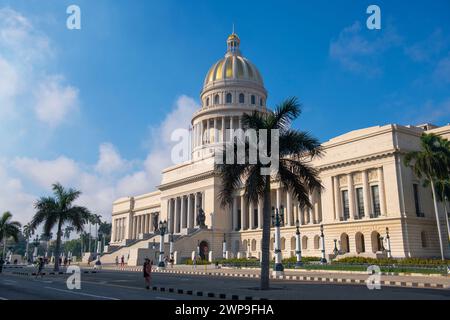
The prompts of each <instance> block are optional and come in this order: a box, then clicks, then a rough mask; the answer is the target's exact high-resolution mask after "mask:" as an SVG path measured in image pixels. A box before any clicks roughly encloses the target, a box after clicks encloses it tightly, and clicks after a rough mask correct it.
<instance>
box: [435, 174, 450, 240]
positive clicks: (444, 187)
mask: <svg viewBox="0 0 450 320" xmlns="http://www.w3.org/2000/svg"><path fill="white" fill-rule="evenodd" d="M435 188H436V192H437V195H438V199H439V202H442V203H443V205H444V212H445V222H446V224H447V235H448V237H449V241H450V225H449V222H448V211H447V206H448V199H450V179H447V180H438V181H437V182H436V186H435Z"/></svg>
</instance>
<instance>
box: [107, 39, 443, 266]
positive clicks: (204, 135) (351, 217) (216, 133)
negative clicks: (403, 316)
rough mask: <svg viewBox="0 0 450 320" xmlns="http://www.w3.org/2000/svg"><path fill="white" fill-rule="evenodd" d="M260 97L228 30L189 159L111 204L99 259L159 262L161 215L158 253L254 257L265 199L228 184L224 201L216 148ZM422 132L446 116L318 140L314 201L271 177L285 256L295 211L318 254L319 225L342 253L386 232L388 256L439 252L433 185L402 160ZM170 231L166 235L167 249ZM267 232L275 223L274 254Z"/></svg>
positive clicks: (367, 245)
mask: <svg viewBox="0 0 450 320" xmlns="http://www.w3.org/2000/svg"><path fill="white" fill-rule="evenodd" d="M267 96H268V93H267V90H266V88H265V87H264V81H263V77H262V75H261V73H260V72H259V71H258V69H257V67H256V66H255V65H254V64H253V63H252V62H250V61H249V60H248V59H247V58H245V57H244V56H242V54H241V52H240V39H239V37H238V36H237V35H236V34H235V33H233V34H232V35H230V36H229V37H228V39H227V52H226V54H225V57H224V58H222V59H220V60H219V61H218V62H217V63H215V64H214V65H213V66H212V67H211V68H210V70H209V71H208V72H207V74H206V78H205V81H204V84H203V90H202V92H201V97H200V98H201V109H199V110H198V111H196V112H195V113H194V114H193V115H192V121H191V127H192V131H191V134H192V136H191V139H190V141H191V144H192V146H191V153H192V154H191V157H190V160H189V161H187V162H185V163H182V164H178V165H175V166H172V167H169V168H167V169H165V170H164V171H163V172H162V181H161V183H160V185H159V186H157V188H156V190H155V191H153V192H150V193H148V194H143V195H134V196H130V197H126V198H121V199H118V200H116V201H115V202H114V203H113V210H112V238H111V243H110V245H109V246H108V247H107V248H106V251H105V253H104V254H103V256H102V262H103V263H112V262H114V261H115V259H116V257H119V258H120V257H121V256H124V257H125V260H126V261H128V264H129V265H139V264H141V263H142V262H143V260H144V259H145V258H146V257H149V258H150V259H152V260H155V259H156V261H157V260H158V258H157V256H158V253H159V245H160V235H159V232H158V231H157V229H158V224H159V222H160V221H167V226H168V234H167V235H166V236H165V237H164V252H165V254H166V255H169V252H171V253H173V257H174V260H175V263H183V262H184V261H185V260H186V259H190V258H192V256H193V254H195V253H196V252H197V250H198V251H199V252H200V255H201V256H202V258H204V259H210V260H213V259H218V258H222V257H224V255H225V256H226V257H228V258H236V257H238V258H245V257H247V258H249V257H252V258H260V256H261V239H262V221H263V219H262V202H260V204H259V205H253V204H252V203H247V202H246V199H245V198H244V196H243V194H244V190H243V189H242V190H236V191H235V197H234V201H233V205H232V206H230V207H222V206H221V205H220V200H219V197H218V195H219V192H220V190H221V181H220V178H219V177H218V176H217V175H216V174H215V172H214V155H215V150H217V148H220V147H223V145H224V143H226V142H227V141H229V140H230V139H231V136H230V135H229V132H230V130H236V129H239V128H241V127H242V121H241V119H242V115H243V114H245V113H252V112H253V111H255V110H256V111H261V112H265V111H267V110H269V109H268V108H269V107H268V106H267V105H266V102H267ZM423 133H434V134H436V135H440V136H443V137H445V138H447V139H450V124H449V125H446V126H442V127H437V126H434V125H431V124H424V125H419V126H410V125H407V126H403V125H398V124H389V125H383V126H375V127H370V128H363V129H360V130H356V131H352V132H348V133H346V134H343V135H341V136H338V137H335V138H333V139H331V140H329V141H326V142H324V143H323V144H322V146H323V150H324V155H323V157H321V158H315V159H314V160H313V163H312V164H313V166H314V167H315V168H316V169H317V170H318V171H319V173H320V179H321V181H322V185H323V187H324V188H323V189H322V190H321V191H316V192H315V193H313V194H310V199H311V203H312V204H313V206H312V208H304V207H301V206H300V205H299V204H298V203H297V201H296V199H294V198H293V197H292V196H291V195H290V194H289V193H287V192H286V190H284V189H283V188H282V187H281V185H280V183H279V182H277V181H273V182H272V185H271V190H272V194H271V203H272V206H274V207H277V208H283V209H284V212H285V214H284V223H283V226H282V228H281V251H282V256H283V258H289V257H292V256H295V232H296V226H295V225H296V221H297V220H298V221H299V222H300V232H301V250H302V255H303V256H317V257H320V255H321V249H322V248H321V241H320V226H321V225H323V228H324V235H325V251H326V254H327V255H328V254H332V253H333V250H334V249H335V246H337V247H338V249H339V250H340V252H341V254H342V255H343V256H363V257H377V256H380V255H382V254H383V252H382V248H383V246H384V247H386V242H385V240H386V234H387V232H388V233H389V236H390V248H391V254H392V256H393V257H395V258H404V257H440V249H439V238H438V231H437V226H436V218H435V213H434V209H433V199H432V196H431V190H430V188H427V187H424V186H423V181H421V180H419V179H417V177H415V176H414V174H413V172H412V171H411V169H410V168H408V167H405V166H404V164H403V158H404V155H405V154H406V153H407V152H409V151H412V150H419V148H420V137H421V135H422V134H423ZM149 191H151V190H149ZM438 205H439V211H440V212H439V215H440V220H441V221H440V223H441V225H442V227H441V230H442V233H443V234H442V238H443V239H444V242H445V244H444V249H445V255H446V256H447V257H449V256H450V250H449V246H448V244H447V239H448V238H449V237H448V236H449V235H448V234H447V227H446V221H445V208H444V206H443V204H442V203H439V204H438ZM198 208H201V209H202V210H203V211H204V213H205V215H206V217H205V218H206V219H205V227H200V226H199V225H198V221H197V215H198V211H199V210H198ZM169 235H173V236H171V237H170V238H172V239H173V243H172V248H170V243H169ZM273 238H274V229H272V231H271V247H270V248H271V252H272V256H273V245H274V240H273ZM224 242H225V243H226V245H225V249H226V250H225V252H224V250H223V246H224ZM156 261H155V262H156Z"/></svg>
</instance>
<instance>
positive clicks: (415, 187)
mask: <svg viewBox="0 0 450 320" xmlns="http://www.w3.org/2000/svg"><path fill="white" fill-rule="evenodd" d="M413 190H414V205H415V207H416V215H417V216H418V217H424V214H423V213H422V212H421V211H420V200H419V185H418V184H416V183H415V184H413Z"/></svg>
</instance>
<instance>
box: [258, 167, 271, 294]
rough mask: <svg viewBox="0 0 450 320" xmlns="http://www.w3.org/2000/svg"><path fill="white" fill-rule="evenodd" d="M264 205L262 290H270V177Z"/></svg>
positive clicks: (266, 187) (267, 180)
mask: <svg viewBox="0 0 450 320" xmlns="http://www.w3.org/2000/svg"><path fill="white" fill-rule="evenodd" d="M265 183H266V186H265V190H264V199H263V200H264V204H263V230H262V241H261V284H260V286H261V290H269V278H270V258H269V248H270V176H267V177H266V182H265Z"/></svg>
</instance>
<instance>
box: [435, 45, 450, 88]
mask: <svg viewBox="0 0 450 320" xmlns="http://www.w3.org/2000/svg"><path fill="white" fill-rule="evenodd" d="M434 77H435V79H436V80H437V81H442V82H444V83H450V52H449V54H448V56H447V57H445V58H443V59H441V60H439V62H438V63H437V66H436V69H435V71H434Z"/></svg>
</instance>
